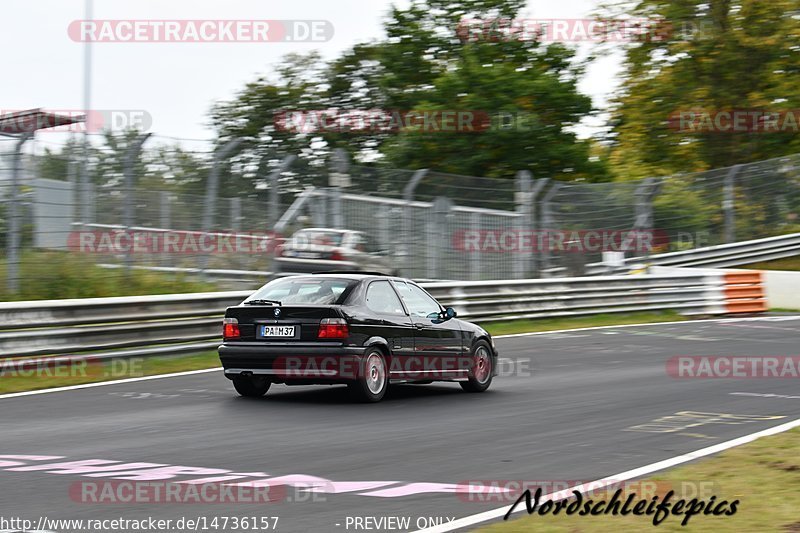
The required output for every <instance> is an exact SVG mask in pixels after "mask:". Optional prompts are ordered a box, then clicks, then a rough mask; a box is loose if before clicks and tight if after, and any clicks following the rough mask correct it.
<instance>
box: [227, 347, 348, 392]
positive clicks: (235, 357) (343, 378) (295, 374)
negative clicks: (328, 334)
mask: <svg viewBox="0 0 800 533" xmlns="http://www.w3.org/2000/svg"><path fill="white" fill-rule="evenodd" d="M332 344H333V343H332ZM363 355H364V348H361V347H358V346H341V345H328V346H320V345H313V346H310V345H298V346H289V345H286V344H283V345H280V346H265V345H264V344H263V343H256V342H253V343H241V344H240V343H236V344H232V343H226V344H223V345H221V346H220V347H219V358H220V361H221V362H222V367H223V368H224V370H225V376H226V377H227V378H229V379H232V378H234V377H236V376H241V375H245V376H264V377H268V378H269V379H270V381H274V382H276V383H294V382H297V383H320V382H323V383H346V382H350V381H354V380H356V379H357V378H358V377H359V376H362V375H363V368H362V360H363Z"/></svg>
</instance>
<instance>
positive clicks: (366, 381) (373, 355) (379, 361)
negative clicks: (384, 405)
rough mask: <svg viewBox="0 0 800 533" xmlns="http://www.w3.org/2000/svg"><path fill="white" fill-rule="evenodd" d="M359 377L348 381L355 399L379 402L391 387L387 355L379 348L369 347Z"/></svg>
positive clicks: (360, 367)
mask: <svg viewBox="0 0 800 533" xmlns="http://www.w3.org/2000/svg"><path fill="white" fill-rule="evenodd" d="M358 374H359V375H358V377H357V378H356V380H355V381H353V382H351V383H348V384H347V388H348V389H349V391H350V396H351V397H352V398H353V400H355V401H358V402H365V403H374V402H379V401H381V400H382V399H383V397H384V395H385V394H386V389H388V388H389V369H388V367H387V365H386V356H385V355H384V354H383V352H382V351H381V350H380V349H378V348H369V349H368V350H367V352H366V353H365V354H364V360H363V361H362V362H361V365H359V372H358Z"/></svg>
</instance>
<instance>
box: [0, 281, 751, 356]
mask: <svg viewBox="0 0 800 533" xmlns="http://www.w3.org/2000/svg"><path fill="white" fill-rule="evenodd" d="M422 285H423V286H424V287H425V288H426V289H427V290H428V291H430V292H431V294H433V295H434V296H435V297H437V298H438V299H439V300H440V301H441V302H442V303H443V304H445V305H448V306H452V307H454V308H455V309H456V310H457V311H458V313H459V316H461V317H463V318H465V319H468V320H474V321H479V322H489V321H497V320H513V319H520V318H545V317H568V316H581V315H591V314H605V313H622V312H634V311H656V310H675V311H678V312H680V313H682V314H686V315H698V314H701V315H713V314H726V313H735V312H748V313H749V312H758V311H763V310H766V304H765V302H764V300H763V290H762V283H761V278H760V274H759V273H758V272H754V273H753V272H751V273H745V274H736V275H732V274H730V273H726V272H723V271H708V270H704V271H702V272H692V271H690V272H689V273H684V272H681V273H679V274H665V275H656V276H595V277H585V278H560V279H547V280H508V281H487V282H452V281H448V282H441V281H437V282H428V283H423V284H422ZM249 294H250V291H234V292H214V293H200V294H171V295H159V296H130V297H122V298H90V299H76V300H48V301H31V302H4V303H0V360H2V359H6V360H9V359H12V360H14V361H15V362H19V361H28V360H30V359H31V358H41V357H47V358H50V359H52V358H58V357H60V358H69V357H72V356H80V357H81V358H82V359H89V360H92V359H113V358H124V357H134V356H136V357H144V356H151V355H152V356H156V355H161V356H164V355H174V354H184V353H198V352H203V351H209V350H212V349H213V348H214V347H215V346H216V345H217V344H218V342H219V337H220V331H221V317H222V314H223V312H224V310H225V308H226V307H228V306H230V305H235V304H237V303H239V302H240V301H241V300H243V299H244V298H245V297H247V296H248V295H249ZM50 359H48V360H50ZM52 360H56V359H52Z"/></svg>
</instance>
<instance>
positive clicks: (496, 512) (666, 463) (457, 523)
mask: <svg viewBox="0 0 800 533" xmlns="http://www.w3.org/2000/svg"><path fill="white" fill-rule="evenodd" d="M797 427H800V419H797V420H794V421H792V422H787V423H785V424H781V425H780V426H775V427H772V428H769V429H765V430H763V431H759V432H757V433H751V434H750V435H745V436H744V437H739V438H737V439H733V440H729V441H727V442H721V443H720V444H715V445H714V446H709V447H708V448H703V449H701V450H697V451H694V452H689V453H687V454H684V455H679V456H677V457H673V458H671V459H665V460H663V461H659V462H657V463H652V464H649V465H647V466H642V467H639V468H634V469H633V470H628V471H626V472H622V473H620V474H617V475H614V476H610V477H605V478H603V479H600V480H598V481H594V482H592V483H584V484H582V485H578V486H576V487H572V488H570V489H567V490H562V491H559V492H554V493H552V494H548V495H547V496H542V501H547V500H555V501H557V500H563V499H564V498H568V497H570V496H572V491H573V490H577V491H579V492H581V493H583V492H586V490H588V489H589V488H591V489H601V488H603V487H607V486H609V485H614V484H616V483H619V482H620V481H627V480H629V479H634V478H638V477H642V476H645V475H648V474H652V473H653V472H658V471H659V470H664V469H665V468H671V467H673V466H677V465H680V464H683V463H687V462H689V461H694V460H695V459H700V458H701V457H706V456H708V455H713V454H715V453H719V452H721V451H724V450H727V449H729V448H733V447H735V446H741V445H742V444H747V443H748V442H753V441H754V440H756V439H760V438H761V437H767V436H769V435H776V434H778V433H783V432H784V431H789V430H790V429H794V428H797ZM510 507H511V505H506V506H504V507H500V508H498V509H492V510H491V511H485V512H483V513H478V514H474V515H471V516H467V517H464V518H460V519H458V520H454V521H453V522H448V523H447V524H442V525H439V526H434V527H430V528H427V529H420V530H418V531H416V532H414V533H447V532H449V531H455V530H456V529H461V528H465V527H470V526H474V525H475V524H480V523H481V522H486V521H487V520H493V519H495V518H500V517H502V516H505V514H506V513H507V512H508V509H509V508H510ZM523 511H527V509H526V507H525V504H524V502H523V503H522V504H521V505H518V506H517V508H516V509H514V513H519V512H523ZM531 520H535V518H531Z"/></svg>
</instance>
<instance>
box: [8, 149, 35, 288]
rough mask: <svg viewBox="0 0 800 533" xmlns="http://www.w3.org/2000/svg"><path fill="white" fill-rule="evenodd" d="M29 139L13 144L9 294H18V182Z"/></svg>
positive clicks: (9, 208)
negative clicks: (23, 153) (25, 147)
mask: <svg viewBox="0 0 800 533" xmlns="http://www.w3.org/2000/svg"><path fill="white" fill-rule="evenodd" d="M31 137H33V135H32V134H31V133H22V134H21V135H20V136H19V139H18V140H17V142H16V143H15V144H14V157H13V161H14V163H13V168H12V169H11V194H10V197H9V200H10V202H9V206H8V222H9V224H8V265H7V266H6V287H7V289H8V293H9V294H16V293H18V292H19V246H20V231H21V227H22V225H21V224H20V213H19V181H20V172H21V171H22V145H24V144H25V143H26V142H27V141H28V139H30V138H31Z"/></svg>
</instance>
